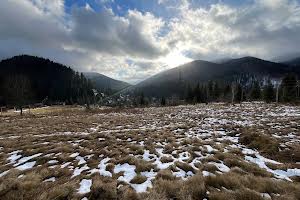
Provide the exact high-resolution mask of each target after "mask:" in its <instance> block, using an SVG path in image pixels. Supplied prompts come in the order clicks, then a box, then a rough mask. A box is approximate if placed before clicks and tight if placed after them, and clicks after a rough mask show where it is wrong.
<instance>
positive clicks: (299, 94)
mask: <svg viewBox="0 0 300 200" xmlns="http://www.w3.org/2000/svg"><path fill="white" fill-rule="evenodd" d="M296 87H297V96H296V97H297V98H299V97H300V80H297V86H296Z"/></svg>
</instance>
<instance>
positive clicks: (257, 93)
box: [250, 81, 261, 100]
mask: <svg viewBox="0 0 300 200" xmlns="http://www.w3.org/2000/svg"><path fill="white" fill-rule="evenodd" d="M260 98H261V89H260V85H259V82H258V81H254V83H253V85H252V87H251V90H250V99H251V100H259V99H260Z"/></svg>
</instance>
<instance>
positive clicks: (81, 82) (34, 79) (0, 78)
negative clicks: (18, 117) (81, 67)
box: [0, 55, 93, 105]
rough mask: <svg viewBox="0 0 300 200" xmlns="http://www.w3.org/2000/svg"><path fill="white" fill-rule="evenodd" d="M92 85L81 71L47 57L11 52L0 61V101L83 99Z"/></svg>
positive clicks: (89, 94) (89, 91) (70, 100)
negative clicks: (12, 54)
mask: <svg viewBox="0 0 300 200" xmlns="http://www.w3.org/2000/svg"><path fill="white" fill-rule="evenodd" d="M92 95H93V93H92V85H91V83H90V82H89V81H88V80H87V79H86V78H85V77H84V75H83V74H79V73H78V72H75V71H74V70H72V69H71V68H70V67H66V66H64V65H62V64H59V63H55V62H52V61H50V60H49V59H44V58H39V57H35V56H28V55H21V56H15V57H12V58H9V59H6V60H2V61H1V62H0V104H2V105H3V104H4V105H14V104H27V103H37V102H42V101H43V100H45V99H47V100H48V101H51V102H62V101H63V102H68V103H80V104H81V103H84V101H86V99H87V97H88V96H92Z"/></svg>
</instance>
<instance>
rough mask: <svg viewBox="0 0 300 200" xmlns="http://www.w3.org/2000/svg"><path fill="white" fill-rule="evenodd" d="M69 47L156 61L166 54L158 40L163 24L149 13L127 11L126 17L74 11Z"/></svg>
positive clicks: (84, 10) (165, 49) (109, 12)
mask: <svg viewBox="0 0 300 200" xmlns="http://www.w3.org/2000/svg"><path fill="white" fill-rule="evenodd" d="M72 17H73V18H72V19H73V21H72V22H73V25H72V27H71V29H72V30H71V32H70V35H71V38H72V39H73V43H72V45H73V46H74V47H75V49H76V48H78V49H81V50H82V49H83V50H93V51H96V52H101V53H106V54H112V55H120V56H124V55H130V56H132V57H144V58H155V57H158V56H162V55H164V54H165V53H167V48H166V47H164V46H162V45H161V43H160V39H159V37H158V33H159V30H160V29H161V27H162V26H163V25H164V23H163V21H162V20H161V19H159V18H156V17H154V16H153V15H152V14H150V13H145V14H142V13H140V12H139V11H136V10H129V11H128V14H127V15H126V16H125V17H119V16H116V15H115V14H114V13H113V11H112V10H110V9H103V10H102V11H101V12H94V11H92V10H90V9H84V8H76V9H74V10H73V11H72Z"/></svg>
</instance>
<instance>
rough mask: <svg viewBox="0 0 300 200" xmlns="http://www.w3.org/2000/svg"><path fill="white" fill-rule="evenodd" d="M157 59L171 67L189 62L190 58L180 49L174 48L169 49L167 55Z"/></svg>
mask: <svg viewBox="0 0 300 200" xmlns="http://www.w3.org/2000/svg"><path fill="white" fill-rule="evenodd" d="M159 61H160V62H162V63H163V64H164V65H166V66H167V68H173V67H177V66H179V65H183V64H185V63H188V62H191V61H192V59H191V58H188V57H186V56H185V55H184V54H183V53H181V52H180V51H178V50H175V51H171V52H170V53H169V54H168V55H166V56H165V57H163V58H161V59H160V60H159Z"/></svg>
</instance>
